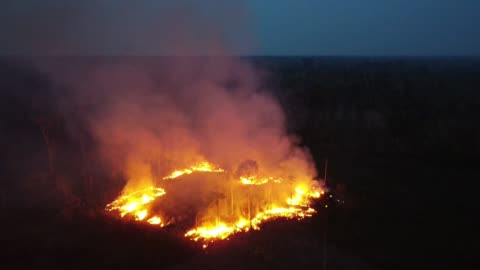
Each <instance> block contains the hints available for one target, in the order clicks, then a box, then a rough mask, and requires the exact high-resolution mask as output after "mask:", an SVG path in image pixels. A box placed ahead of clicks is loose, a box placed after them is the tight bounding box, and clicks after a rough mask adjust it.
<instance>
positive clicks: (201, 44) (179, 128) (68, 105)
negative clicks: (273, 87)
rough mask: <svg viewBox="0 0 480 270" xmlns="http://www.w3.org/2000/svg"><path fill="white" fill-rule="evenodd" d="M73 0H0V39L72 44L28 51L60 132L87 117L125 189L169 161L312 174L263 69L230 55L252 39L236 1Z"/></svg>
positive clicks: (25, 47)
mask: <svg viewBox="0 0 480 270" xmlns="http://www.w3.org/2000/svg"><path fill="white" fill-rule="evenodd" d="M77 2H78V1H77ZM77 2H73V1H62V2H55V1H46V2H42V3H43V5H40V6H37V5H27V4H25V5H22V4H18V3H15V4H14V2H9V3H10V6H9V12H8V13H9V14H10V15H9V16H10V17H9V18H7V19H6V20H10V21H11V22H13V23H14V24H17V26H18V25H19V27H20V28H18V29H19V31H18V32H17V33H14V34H12V31H11V29H9V28H8V26H6V25H3V26H2V28H1V35H2V36H8V42H7V43H6V44H3V45H2V46H3V48H2V50H3V51H7V52H9V53H12V52H13V53H20V54H27V55H50V54H53V55H63V54H68V55H71V54H73V55H76V56H69V57H66V56H61V57H39V56H35V57H33V58H32V59H33V62H34V64H35V66H36V67H37V68H39V69H40V70H42V71H43V72H45V74H47V75H48V76H49V79H50V81H51V86H52V89H53V97H54V98H55V102H54V103H55V104H56V105H55V106H56V108H57V111H59V112H61V113H62V114H63V116H64V119H65V121H66V129H67V131H68V132H69V134H70V136H71V137H73V138H75V137H76V136H82V135H81V134H77V133H78V130H79V129H78V128H76V127H75V124H78V123H83V124H84V125H85V126H86V130H87V131H88V133H89V134H90V136H91V137H92V138H93V141H94V144H95V145H96V146H98V147H97V149H96V154H97V155H98V156H99V157H101V159H103V160H104V161H105V163H104V164H108V170H109V171H110V172H112V173H113V175H114V176H115V175H116V176H120V178H123V179H125V180H126V186H125V188H124V192H128V191H130V190H136V189H138V188H143V187H146V186H152V185H153V186H155V185H156V184H157V183H158V181H160V180H161V179H162V177H164V176H166V175H168V174H169V173H171V172H172V171H173V170H176V169H181V168H187V167H189V166H191V165H192V164H195V163H198V162H202V161H208V162H210V163H212V164H215V165H216V166H218V167H220V168H222V169H224V170H225V171H227V172H228V175H229V177H230V178H231V177H238V175H237V174H243V173H242V172H245V171H246V172H248V173H247V174H249V175H250V174H255V175H256V176H258V177H271V178H281V179H284V180H285V181H286V182H285V183H288V184H286V187H287V186H288V188H285V190H284V191H282V190H281V188H278V190H277V191H278V192H284V193H287V192H291V189H292V185H293V184H292V182H295V183H297V184H298V183H305V184H306V185H309V186H310V185H311V184H312V181H313V179H315V177H316V171H315V168H314V165H313V162H312V160H311V157H310V155H309V153H308V151H307V150H306V149H304V148H302V147H299V146H298V141H297V139H296V138H295V137H294V136H291V135H290V134H288V133H287V131H286V125H285V124H286V123H285V116H284V113H283V111H282V108H281V106H280V105H279V103H278V102H277V100H276V99H275V98H274V97H273V96H272V95H271V94H270V92H269V89H266V88H264V86H263V84H262V81H263V79H264V78H262V76H264V72H262V71H260V70H258V69H257V68H256V67H255V66H253V65H252V64H251V63H249V62H248V60H246V59H243V58H238V57H235V56H233V55H234V54H236V53H237V52H238V49H239V48H248V46H249V45H248V44H251V38H250V35H249V34H246V33H247V31H246V26H248V16H246V15H245V14H246V12H245V11H246V10H247V9H246V8H245V7H243V6H233V5H230V4H225V3H223V1H211V2H205V1H199V2H196V1H185V2H182V3H179V4H158V3H157V1H152V2H148V3H147V2H146V1H145V3H143V4H144V5H140V4H136V5H133V4H132V2H131V1H99V2H98V3H96V4H93V3H88V2H85V3H83V2H82V4H78V3H77ZM113 2H114V3H113ZM135 3H137V2H135ZM200 3H202V4H200ZM213 4H219V5H218V6H215V8H213ZM38 5H39V4H38ZM210 9H213V10H214V11H211V10H210ZM239 14H240V15H239ZM26 16H27V17H29V18H30V19H31V20H30V21H27V20H26ZM239 16H240V17H241V18H239ZM245 21H247V22H246V23H245ZM19 23H23V24H19ZM34 24H35V27H33V28H32V26H33V25H34ZM30 30H31V31H32V32H29V31H30ZM232 30H235V31H234V32H235V33H236V35H234V38H232V37H231V36H229V35H231V34H232V33H231V32H230V31H232ZM225 33H227V35H226V36H225V35H224V34H225ZM235 40H236V42H233V43H230V42H232V41H235ZM239 40H240V41H239ZM232 44H233V45H234V46H231V45H232ZM245 44H247V45H245ZM84 54H101V55H105V54H106V55H112V54H113V55H115V56H103V57H86V56H81V55H84ZM126 54H141V55H149V54H162V55H167V56H162V57H153V56H148V57H147V56H143V57H142V56H136V57H132V56H125V55H126ZM120 55H121V56H120ZM72 119H75V121H73V120H72ZM79 119H80V121H79ZM73 141H75V140H73ZM212 179H216V180H215V181H220V182H221V181H228V177H227V178H222V177H216V178H212ZM99 181H101V180H97V185H98V182H99ZM219 184H220V185H222V183H219ZM213 186H215V185H213ZM217 186H218V185H217ZM186 188H188V187H186ZM190 191H191V192H195V191H198V187H195V186H194V187H191V188H190ZM239 192H240V191H239ZM262 192H263V191H262ZM265 192H266V191H265ZM242 196H243V195H242V194H237V199H238V200H241V197H242ZM249 196H250V195H249ZM252 196H253V195H252ZM187 197H188V196H187ZM238 197H239V198H238ZM279 197H282V199H283V198H285V197H287V196H286V195H285V196H279ZM232 198H233V197H232ZM249 200H250V199H249ZM176 207H178V205H177V206H176ZM249 211H250V210H249Z"/></svg>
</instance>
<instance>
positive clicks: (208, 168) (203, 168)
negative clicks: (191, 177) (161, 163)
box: [163, 161, 224, 180]
mask: <svg viewBox="0 0 480 270" xmlns="http://www.w3.org/2000/svg"><path fill="white" fill-rule="evenodd" d="M193 172H224V170H223V169H220V168H216V167H215V166H213V165H212V164H210V163H208V162H206V161H204V162H200V163H198V164H196V165H193V166H191V167H190V168H186V169H183V170H177V171H174V172H172V173H171V174H169V175H168V176H165V177H163V179H164V180H166V179H174V178H177V177H180V176H182V175H184V174H192V173H193Z"/></svg>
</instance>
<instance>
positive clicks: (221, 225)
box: [106, 162, 324, 248]
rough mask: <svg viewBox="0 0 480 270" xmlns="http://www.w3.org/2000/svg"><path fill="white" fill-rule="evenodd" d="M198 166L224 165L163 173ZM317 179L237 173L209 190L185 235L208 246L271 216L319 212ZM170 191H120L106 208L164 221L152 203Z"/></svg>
mask: <svg viewBox="0 0 480 270" xmlns="http://www.w3.org/2000/svg"><path fill="white" fill-rule="evenodd" d="M194 172H211V173H222V172H225V171H224V170H223V169H221V168H218V167H216V166H213V165H212V164H210V163H208V162H202V163H199V164H196V165H193V166H191V167H189V168H187V169H183V170H177V171H174V172H172V173H171V174H169V175H168V176H166V177H164V178H163V179H173V178H177V177H179V176H181V175H185V174H192V173H194ZM225 175H226V176H228V175H229V174H225ZM230 176H231V175H230ZM237 177H238V176H237ZM222 179H223V178H222ZM233 180H235V179H233ZM314 182H315V181H313V180H310V181H303V182H301V183H297V184H295V185H293V184H292V183H293V182H292V181H288V183H287V181H283V180H282V178H274V177H258V176H256V175H249V176H242V177H238V178H237V179H236V180H235V181H223V182H221V183H219V185H220V184H221V185H223V186H222V188H220V190H219V191H218V192H213V193H210V194H211V196H210V197H211V198H210V199H211V202H212V203H210V206H209V208H208V209H207V210H206V211H204V212H201V213H200V214H201V215H200V220H199V222H198V224H199V226H195V227H194V228H191V229H190V230H188V231H187V232H186V233H185V237H187V238H189V239H192V240H194V241H198V240H203V241H205V243H204V245H203V247H204V248H206V247H207V242H209V241H213V240H219V239H226V238H228V237H229V236H230V235H232V234H234V233H238V232H247V231H249V230H250V229H254V230H259V229H260V225H261V224H262V223H263V222H266V221H268V220H272V219H276V218H288V219H302V218H305V217H310V216H312V215H313V214H314V213H315V210H314V209H313V208H311V207H310V204H311V200H313V199H317V198H319V197H320V196H321V195H323V194H324V193H323V191H322V190H321V189H318V188H315V187H314ZM267 183H268V184H267ZM307 183H309V184H307ZM217 188H218V186H217ZM165 194H166V191H165V190H164V189H162V188H156V187H149V188H146V189H143V190H138V191H135V192H132V193H128V194H126V195H123V196H121V197H119V198H118V199H117V200H115V201H113V202H112V203H110V204H108V205H107V207H106V210H107V211H118V213H119V215H120V217H122V218H123V217H128V216H130V217H132V218H133V219H134V220H136V221H138V222H146V223H148V224H151V225H156V226H161V227H163V226H164V225H165V223H164V221H163V219H162V218H161V217H160V215H158V213H155V214H152V213H150V210H151V206H152V203H153V202H154V201H155V200H156V199H157V198H158V197H160V196H163V195H165ZM225 194H227V195H225ZM228 194H229V195H228ZM212 205H213V206H212ZM162 216H163V215H162ZM169 223H170V222H169Z"/></svg>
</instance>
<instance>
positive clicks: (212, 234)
mask: <svg viewBox="0 0 480 270" xmlns="http://www.w3.org/2000/svg"><path fill="white" fill-rule="evenodd" d="M242 183H244V182H243V180H242ZM247 185H248V184H247ZM320 194H321V193H320V192H318V191H306V190H305V188H304V187H297V188H296V189H295V194H294V195H293V196H292V197H291V198H288V199H287V204H288V205H289V207H278V206H275V205H272V206H270V207H267V208H266V209H265V210H263V211H260V212H258V213H257V214H256V215H255V216H254V217H253V218H251V219H248V218H245V217H240V218H239V219H238V220H237V221H236V222H233V223H224V222H219V223H217V224H209V225H204V226H200V227H197V228H194V229H192V230H190V231H188V232H187V233H186V234H185V236H186V237H188V238H191V239H193V240H195V241H198V240H200V239H203V240H207V241H209V240H215V239H225V238H227V237H228V236H230V235H231V234H233V233H236V232H247V231H249V230H250V229H254V230H259V229H260V224H262V223H263V222H265V221H267V220H271V219H275V218H280V217H283V218H290V219H291V218H297V219H302V218H305V217H311V216H312V215H313V214H314V213H315V210H314V209H313V208H311V207H307V205H308V204H309V202H310V200H311V199H312V198H319V197H320Z"/></svg>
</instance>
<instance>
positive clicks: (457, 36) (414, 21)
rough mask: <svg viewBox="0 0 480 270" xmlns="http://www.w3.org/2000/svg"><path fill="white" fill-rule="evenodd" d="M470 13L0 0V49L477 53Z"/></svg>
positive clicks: (287, 3)
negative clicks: (224, 46)
mask: <svg viewBox="0 0 480 270" xmlns="http://www.w3.org/2000/svg"><path fill="white" fill-rule="evenodd" d="M180 2H182V4H178V3H180ZM479 14H480V1H479V0H241V1H240V0H238V1H233V0H184V1H183V0H175V1H173V0H172V1H161V0H140V1H129V0H97V1H87V0H85V1H78V0H75V1H72V0H2V1H1V2H0V37H1V39H2V42H1V43H0V54H5V53H7V54H8V53H30V52H35V53H42V52H44V51H47V52H70V53H95V54H103V53H114V54H115V53H116V54H118V53H120V54H121V53H131V52H133V53H140V54H142V53H152V54H169V53H170V52H171V51H175V52H180V53H181V52H185V51H186V52H188V53H194V54H197V53H199V54H202V53H203V52H204V51H205V50H208V51H215V50H216V49H212V47H215V48H217V46H218V45H219V44H218V42H216V41H215V42H213V40H221V42H220V43H222V42H223V43H226V44H228V46H229V47H232V48H233V49H231V50H230V51H229V52H230V53H235V54H256V55H480V30H479V29H480V15H479ZM179 41H180V42H179ZM179 47H180V48H181V49H182V50H179V49H178V48H179ZM219 47H221V46H219Z"/></svg>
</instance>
